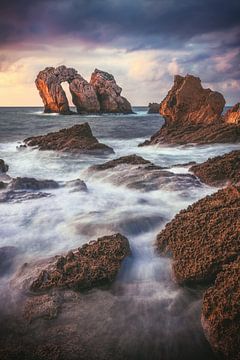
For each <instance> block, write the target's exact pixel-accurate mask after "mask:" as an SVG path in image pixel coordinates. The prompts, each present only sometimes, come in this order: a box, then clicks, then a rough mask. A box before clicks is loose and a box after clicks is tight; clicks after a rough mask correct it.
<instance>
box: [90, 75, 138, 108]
mask: <svg viewBox="0 0 240 360" xmlns="http://www.w3.org/2000/svg"><path fill="white" fill-rule="evenodd" d="M90 84H91V85H92V86H93V87H94V89H95V91H96V94H97V97H98V100H99V102H100V109H101V112H103V113H123V114H131V113H132V108H131V104H130V103H129V101H128V100H127V99H125V98H124V97H122V96H121V92H122V88H121V87H120V86H118V85H117V83H116V81H115V79H114V76H113V75H111V74H109V73H107V72H105V71H101V70H98V69H95V70H94V72H93V73H92V76H91V80H90Z"/></svg>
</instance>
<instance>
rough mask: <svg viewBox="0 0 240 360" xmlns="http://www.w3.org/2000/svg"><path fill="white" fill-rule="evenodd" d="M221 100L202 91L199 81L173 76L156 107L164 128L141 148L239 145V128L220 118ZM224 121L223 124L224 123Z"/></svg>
mask: <svg viewBox="0 0 240 360" xmlns="http://www.w3.org/2000/svg"><path fill="white" fill-rule="evenodd" d="M224 105H225V100H224V98H223V96H222V95H221V94H220V93H218V92H214V91H212V90H210V89H203V88H202V85H201V81H200V79H199V78H197V77H194V76H192V75H187V76H185V77H182V76H179V75H177V76H175V79H174V85H173V87H172V88H171V90H170V91H169V92H168V94H167V96H166V98H165V99H164V100H163V101H162V102H161V104H160V114H161V115H162V116H163V117H164V119H165V124H164V125H163V126H162V128H161V129H160V130H159V131H157V132H156V133H155V134H154V135H153V136H152V137H151V139H150V140H146V141H145V142H144V143H143V144H140V145H139V146H144V145H154V144H159V143H167V144H179V145H181V144H187V143H197V144H207V143H235V142H239V141H240V125H239V124H238V123H236V122H235V123H231V124H230V123H229V122H227V121H226V120H225V119H224V118H223V117H222V116H221V113H222V111H223V108H224ZM224 120H225V121H224Z"/></svg>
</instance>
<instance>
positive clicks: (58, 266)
mask: <svg viewBox="0 0 240 360" xmlns="http://www.w3.org/2000/svg"><path fill="white" fill-rule="evenodd" d="M129 255H130V246H129V242H128V240H127V238H125V237H124V236H122V235H121V234H119V233H118V234H114V235H109V236H103V237H101V238H99V239H98V240H96V241H91V242H90V243H88V244H85V245H83V246H82V247H80V248H78V249H77V250H72V251H69V252H68V253H67V254H66V255H65V256H55V257H53V258H50V259H46V260H42V261H39V262H36V263H31V264H25V265H24V266H23V267H22V268H21V270H20V272H19V274H18V275H17V276H16V279H15V280H14V281H13V284H14V286H16V287H18V288H21V289H22V290H24V291H26V290H28V289H30V290H32V291H34V292H39V291H43V290H45V291H46V290H49V289H51V288H70V289H74V290H86V289H91V288H93V287H96V286H102V285H107V284H110V283H112V281H113V280H114V279H115V278H116V276H117V274H118V272H119V270H120V267H121V263H122V261H123V260H124V258H125V257H127V256H129Z"/></svg>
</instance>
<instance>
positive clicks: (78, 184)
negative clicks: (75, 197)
mask: <svg viewBox="0 0 240 360" xmlns="http://www.w3.org/2000/svg"><path fill="white" fill-rule="evenodd" d="M65 186H66V187H68V188H69V189H70V192H78V191H84V192H87V191H88V188H87V185H86V184H85V182H84V181H83V180H81V179H75V180H70V181H66V183H65Z"/></svg>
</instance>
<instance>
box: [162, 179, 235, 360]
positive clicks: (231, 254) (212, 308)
mask: <svg viewBox="0 0 240 360" xmlns="http://www.w3.org/2000/svg"><path fill="white" fill-rule="evenodd" d="M157 249H158V251H159V252H161V253H165V254H167V253H171V254H172V256H173V264H172V271H173V278H174V279H175V281H177V282H178V283H180V284H183V283H185V284H191V285H196V284H198V283H203V284H204V285H206V286H209V285H211V283H212V282H213V281H214V280H215V279H216V281H215V284H214V285H213V286H212V287H210V288H209V290H207V292H206V293H205V295H204V301H203V308H202V323H203V328H204V331H205V333H206V337H207V338H208V340H209V342H210V344H211V346H212V348H213V350H215V351H217V352H218V353H219V354H220V355H221V356H224V358H226V359H228V360H235V359H239V353H238V349H239V341H240V337H239V328H240V306H239V275H240V274H239V270H240V268H239V253H240V187H238V186H233V185H232V186H229V187H227V188H225V189H222V190H219V191H218V192H217V193H215V194H213V195H211V196H207V197H205V198H204V199H202V200H200V201H198V202H197V203H195V204H193V205H191V206H189V207H188V208H187V209H186V210H182V211H180V213H179V214H177V215H176V216H175V218H174V219H173V220H172V221H171V222H170V223H168V224H167V225H166V227H165V229H164V230H163V231H162V232H160V233H159V234H158V236H157ZM236 355H237V357H236Z"/></svg>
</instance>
